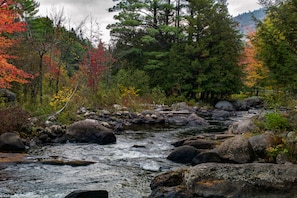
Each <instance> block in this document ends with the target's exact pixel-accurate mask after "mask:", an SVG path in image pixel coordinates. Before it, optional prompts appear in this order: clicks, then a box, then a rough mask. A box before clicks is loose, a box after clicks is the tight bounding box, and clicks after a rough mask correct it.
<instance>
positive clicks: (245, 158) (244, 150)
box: [214, 135, 255, 163]
mask: <svg viewBox="0 0 297 198" xmlns="http://www.w3.org/2000/svg"><path fill="white" fill-rule="evenodd" d="M214 152H216V153H218V154H219V156H220V157H221V158H222V159H224V160H225V161H229V162H234V163H249V162H252V161H254V160H255V154H254V151H253V148H252V145H251V144H250V142H249V141H248V139H247V138H245V137H244V136H242V135H237V136H235V137H233V138H230V139H227V140H226V141H224V142H223V143H222V144H221V145H220V146H218V147H217V148H215V149H214Z"/></svg>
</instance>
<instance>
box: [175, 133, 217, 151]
mask: <svg viewBox="0 0 297 198" xmlns="http://www.w3.org/2000/svg"><path fill="white" fill-rule="evenodd" d="M172 145H173V146H175V147H179V146H184V145H189V146H193V147H195V148H196V149H212V148H214V147H215V142H214V141H212V140H206V139H201V138H199V137H197V136H194V137H189V138H185V139H182V140H179V141H177V142H174V143H173V144H172Z"/></svg>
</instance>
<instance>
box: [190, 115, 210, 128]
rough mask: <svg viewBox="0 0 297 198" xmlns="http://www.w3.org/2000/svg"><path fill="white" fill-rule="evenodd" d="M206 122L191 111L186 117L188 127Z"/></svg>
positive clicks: (205, 123)
mask: <svg viewBox="0 0 297 198" xmlns="http://www.w3.org/2000/svg"><path fill="white" fill-rule="evenodd" d="M206 125H208V122H207V121H206V120H205V119H204V118H201V117H199V116H198V115H197V114H195V113H192V114H190V115H189V117H188V126H189V127H196V126H206Z"/></svg>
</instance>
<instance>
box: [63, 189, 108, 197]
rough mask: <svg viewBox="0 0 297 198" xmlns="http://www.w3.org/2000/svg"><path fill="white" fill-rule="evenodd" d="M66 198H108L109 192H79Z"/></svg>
mask: <svg viewBox="0 0 297 198" xmlns="http://www.w3.org/2000/svg"><path fill="white" fill-rule="evenodd" d="M65 198H108V192H107V191H106V190H77V191H73V192H72V193H70V194H69V195H67V196H66V197H65Z"/></svg>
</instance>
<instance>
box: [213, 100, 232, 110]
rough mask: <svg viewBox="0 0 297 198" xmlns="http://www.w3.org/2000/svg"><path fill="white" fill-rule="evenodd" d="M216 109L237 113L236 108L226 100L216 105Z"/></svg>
mask: <svg viewBox="0 0 297 198" xmlns="http://www.w3.org/2000/svg"><path fill="white" fill-rule="evenodd" d="M215 108H216V109H220V110H225V111H235V107H234V106H233V104H232V103H231V102H229V101H226V100H223V101H219V102H218V103H217V104H216V105H215Z"/></svg>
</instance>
